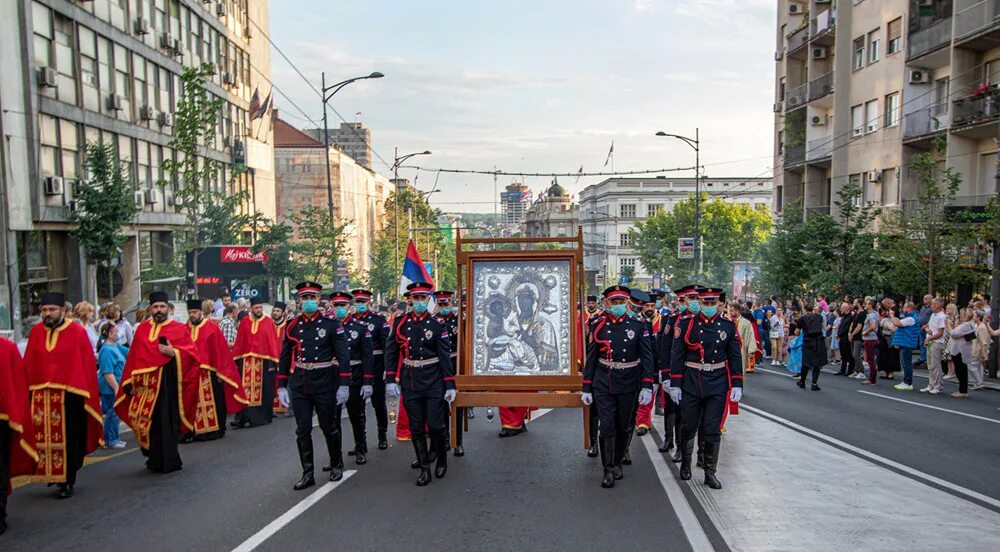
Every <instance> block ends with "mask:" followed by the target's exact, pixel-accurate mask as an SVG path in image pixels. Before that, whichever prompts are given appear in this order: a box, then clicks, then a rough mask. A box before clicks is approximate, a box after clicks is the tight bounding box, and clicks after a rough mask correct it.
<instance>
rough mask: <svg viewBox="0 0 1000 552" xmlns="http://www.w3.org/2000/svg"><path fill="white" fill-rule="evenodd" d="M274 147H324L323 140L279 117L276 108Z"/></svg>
mask: <svg viewBox="0 0 1000 552" xmlns="http://www.w3.org/2000/svg"><path fill="white" fill-rule="evenodd" d="M274 147H276V148H318V149H323V148H324V147H325V146H323V142H320V141H319V140H314V139H313V138H312V137H311V136H309V135H308V134H306V133H305V132H302V131H301V130H299V129H297V128H295V127H293V126H292V125H290V124H288V123H286V122H285V121H283V120H281V119H280V118H279V117H278V110H277V109H275V110H274Z"/></svg>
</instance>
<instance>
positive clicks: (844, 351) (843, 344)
mask: <svg viewBox="0 0 1000 552" xmlns="http://www.w3.org/2000/svg"><path fill="white" fill-rule="evenodd" d="M839 339H840V341H839V343H840V345H839V348H840V372H841V373H843V374H850V373H852V372H854V348H853V347H852V345H853V342H852V341H850V340H848V339H847V336H844V337H841V338H839Z"/></svg>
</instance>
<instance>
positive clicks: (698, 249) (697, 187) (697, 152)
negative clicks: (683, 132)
mask: <svg viewBox="0 0 1000 552" xmlns="http://www.w3.org/2000/svg"><path fill="white" fill-rule="evenodd" d="M698 132H699V130H698V129H697V128H696V129H694V139H691V138H688V137H686V136H680V135H678V134H667V133H666V132H663V131H662V130H661V131H659V132H657V133H656V135H657V136H663V137H667V138H677V139H678V140H680V141H682V142H684V143H685V144H687V145H688V146H690V147H691V149H693V150H694V266H695V268H697V270H698V276H701V275H702V270H703V267H704V265H703V263H702V259H701V257H702V243H701V241H702V240H701V141H700V136H699V134H698Z"/></svg>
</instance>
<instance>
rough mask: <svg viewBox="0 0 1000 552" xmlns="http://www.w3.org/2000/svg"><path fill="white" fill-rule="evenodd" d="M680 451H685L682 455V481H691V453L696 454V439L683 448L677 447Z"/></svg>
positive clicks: (686, 442) (689, 441)
mask: <svg viewBox="0 0 1000 552" xmlns="http://www.w3.org/2000/svg"><path fill="white" fill-rule="evenodd" d="M677 448H678V449H683V450H681V451H680V453H681V480H682V481H687V480H689V479H691V453H692V452H694V439H688V440H687V441H685V442H684V443H683V444H682V446H680V447H677Z"/></svg>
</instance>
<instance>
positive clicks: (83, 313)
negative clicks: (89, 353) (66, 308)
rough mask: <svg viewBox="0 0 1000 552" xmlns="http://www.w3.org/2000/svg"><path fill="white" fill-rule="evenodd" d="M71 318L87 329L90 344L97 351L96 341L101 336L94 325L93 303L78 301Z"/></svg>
mask: <svg viewBox="0 0 1000 552" xmlns="http://www.w3.org/2000/svg"><path fill="white" fill-rule="evenodd" d="M73 319H74V320H75V321H77V322H79V323H80V324H83V327H84V328H86V330H87V337H89V338H90V345H91V347H93V348H94V352H95V353H96V352H97V342H98V341H100V339H101V336H100V333H99V332H98V331H97V328H95V327H94V305H91V304H90V303H88V302H86V301H80V302H79V303H77V304H76V306H75V307H73Z"/></svg>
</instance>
